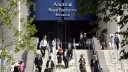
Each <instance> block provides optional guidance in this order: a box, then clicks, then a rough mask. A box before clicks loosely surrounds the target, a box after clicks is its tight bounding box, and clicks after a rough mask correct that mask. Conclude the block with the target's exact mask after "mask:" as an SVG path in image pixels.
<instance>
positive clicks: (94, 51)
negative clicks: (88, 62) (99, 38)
mask: <svg viewBox="0 0 128 72" xmlns="http://www.w3.org/2000/svg"><path fill="white" fill-rule="evenodd" d="M91 41H92V42H91V45H92V48H93V53H94V55H96V56H97V59H98V61H99V57H98V53H97V51H96V50H95V44H94V40H93V39H92V40H91ZM98 70H99V71H100V72H103V70H102V68H101V67H100V62H98Z"/></svg>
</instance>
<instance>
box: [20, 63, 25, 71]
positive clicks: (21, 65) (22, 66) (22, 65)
mask: <svg viewBox="0 0 128 72" xmlns="http://www.w3.org/2000/svg"><path fill="white" fill-rule="evenodd" d="M19 68H20V72H24V63H22V64H20V65H19Z"/></svg>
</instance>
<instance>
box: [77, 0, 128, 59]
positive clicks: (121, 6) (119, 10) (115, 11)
mask: <svg viewBox="0 0 128 72" xmlns="http://www.w3.org/2000/svg"><path fill="white" fill-rule="evenodd" d="M78 3H79V4H78V8H79V9H78V12H77V14H78V15H83V14H88V13H92V14H95V15H96V16H97V17H98V18H97V20H96V21H95V24H98V22H99V21H103V22H104V23H108V22H113V21H115V22H117V25H119V26H120V29H123V28H124V27H125V26H126V25H127V24H128V15H127V13H128V0H78ZM99 14H100V16H99ZM118 16H119V19H120V21H118V19H117V17H118ZM101 32H103V31H101ZM106 33H107V32H106ZM116 33H118V34H120V35H121V36H123V39H122V42H121V46H122V47H123V46H125V45H127V44H128V28H127V29H126V30H123V31H120V32H116ZM104 34H105V33H101V35H100V36H101V37H103V36H104ZM121 53H123V54H122V55H123V56H121V59H127V58H128V55H126V54H128V53H127V52H126V51H121Z"/></svg>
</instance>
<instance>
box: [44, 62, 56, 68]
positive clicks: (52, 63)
mask: <svg viewBox="0 0 128 72" xmlns="http://www.w3.org/2000/svg"><path fill="white" fill-rule="evenodd" d="M48 66H49V60H48V61H47V63H46V67H47V68H48ZM53 67H54V62H53V61H52V60H51V68H52V69H53Z"/></svg>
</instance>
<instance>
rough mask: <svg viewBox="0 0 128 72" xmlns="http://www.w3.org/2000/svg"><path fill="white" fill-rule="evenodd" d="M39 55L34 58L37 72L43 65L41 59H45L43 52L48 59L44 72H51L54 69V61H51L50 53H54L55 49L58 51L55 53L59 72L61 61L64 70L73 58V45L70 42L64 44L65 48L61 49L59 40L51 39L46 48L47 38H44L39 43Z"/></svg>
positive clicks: (39, 71)
mask: <svg viewBox="0 0 128 72" xmlns="http://www.w3.org/2000/svg"><path fill="white" fill-rule="evenodd" d="M39 47H40V52H41V55H40V54H37V56H36V58H35V66H36V69H37V71H38V72H41V70H42V65H43V60H42V59H43V58H45V50H48V52H49V59H48V61H47V63H46V69H45V72H53V69H54V64H55V63H54V61H53V59H52V57H53V56H52V55H50V54H51V53H55V51H56V49H57V50H58V51H57V53H56V58H57V63H58V64H57V68H58V69H59V70H60V69H61V68H62V61H63V62H64V68H65V69H67V68H69V61H70V60H71V59H72V56H73V44H72V43H71V42H69V43H67V44H66V47H65V48H61V43H60V40H59V39H53V40H52V45H49V46H48V42H47V36H44V37H43V39H42V40H41V42H40V46H39Z"/></svg>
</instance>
